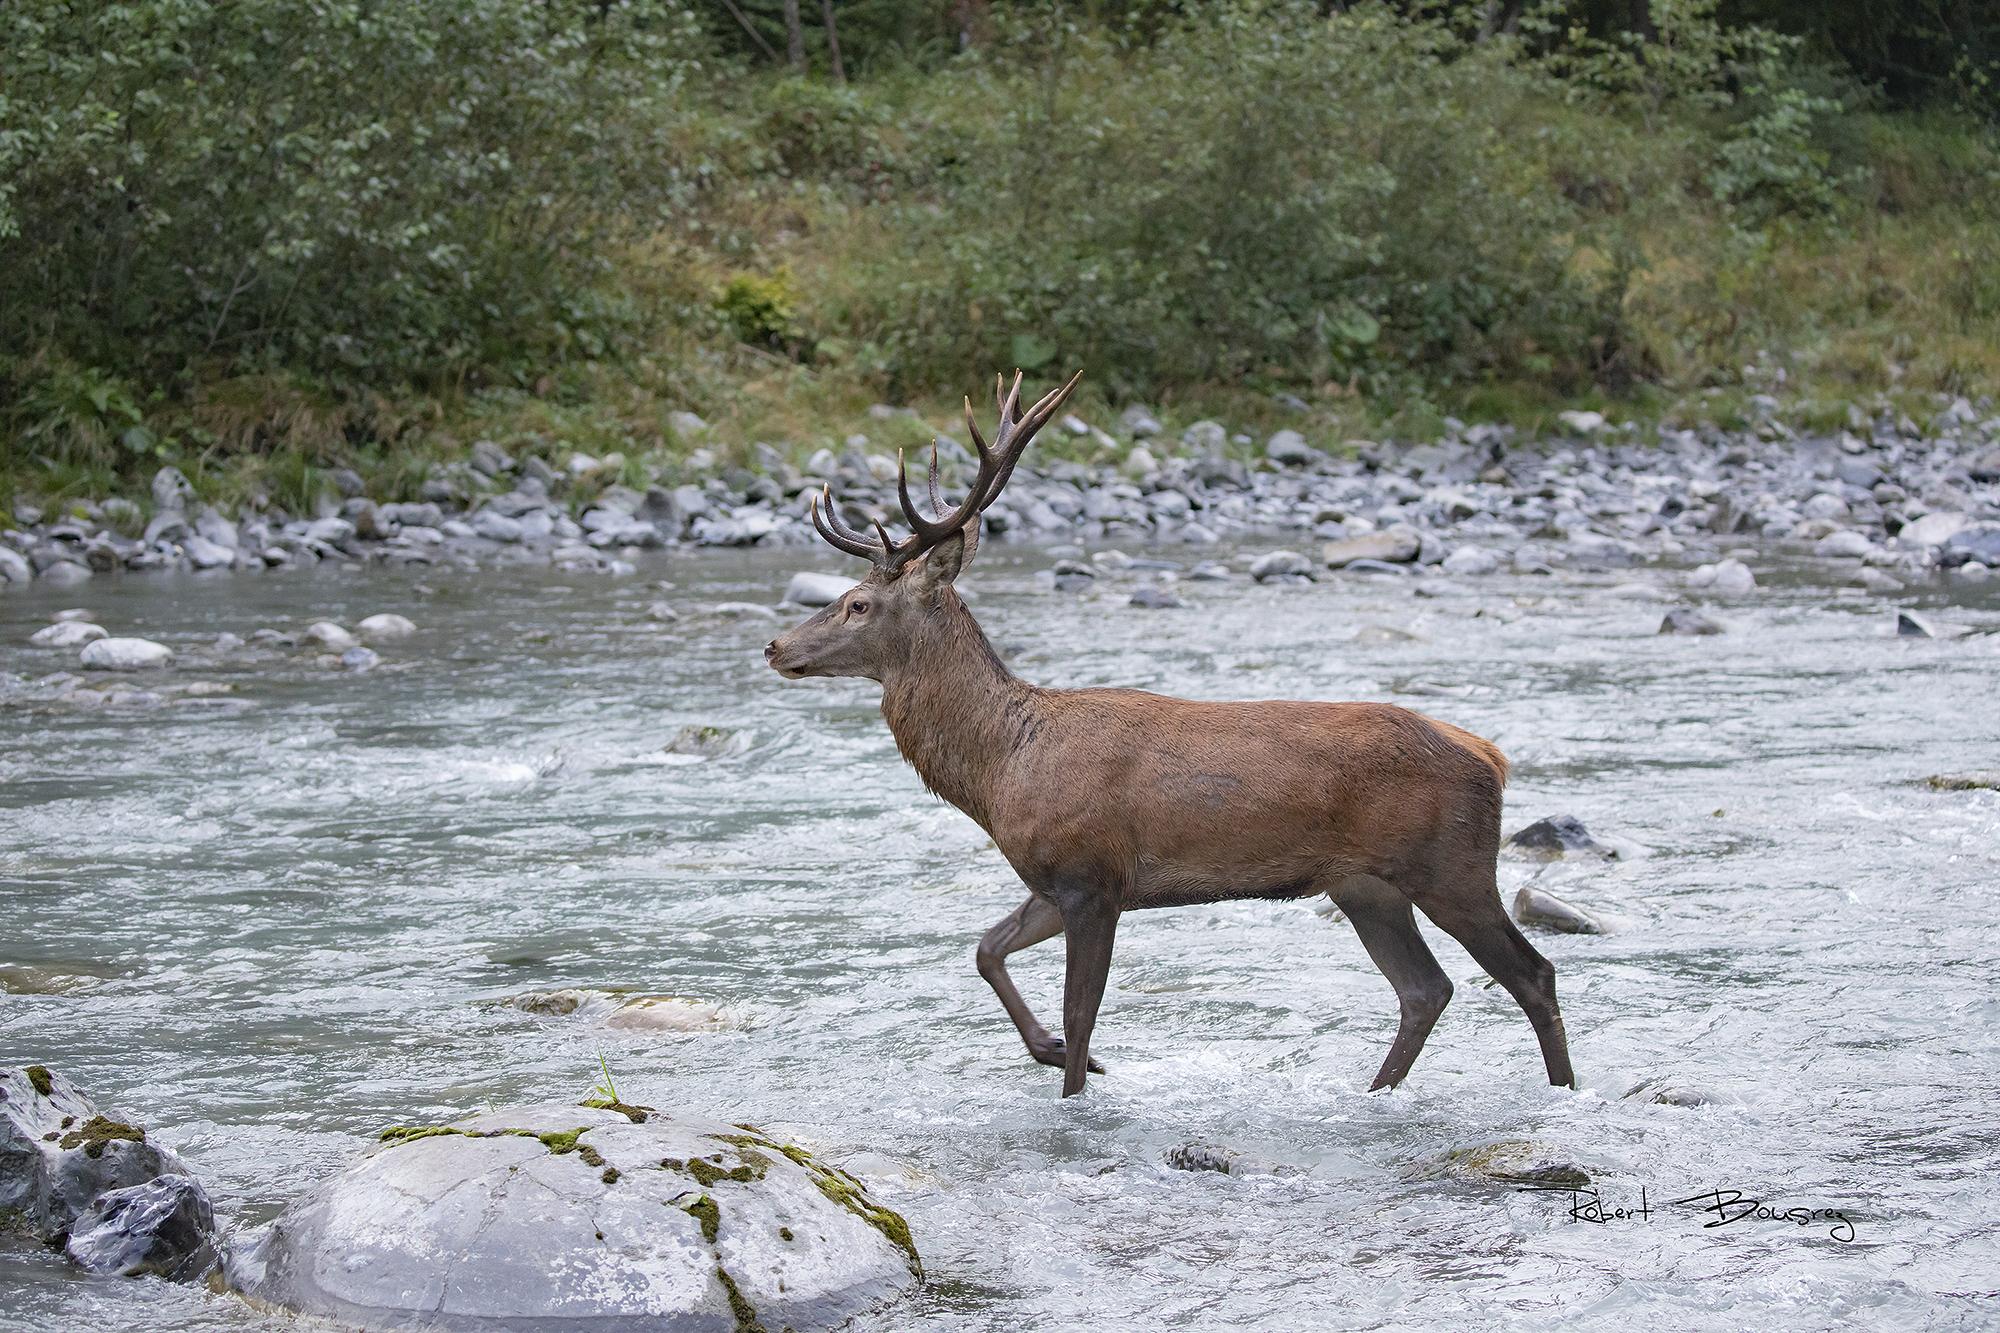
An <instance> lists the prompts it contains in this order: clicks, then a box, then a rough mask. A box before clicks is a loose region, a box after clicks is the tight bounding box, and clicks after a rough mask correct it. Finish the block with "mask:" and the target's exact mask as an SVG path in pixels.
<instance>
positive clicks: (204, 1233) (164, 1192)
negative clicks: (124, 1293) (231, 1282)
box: [64, 1175, 216, 1282]
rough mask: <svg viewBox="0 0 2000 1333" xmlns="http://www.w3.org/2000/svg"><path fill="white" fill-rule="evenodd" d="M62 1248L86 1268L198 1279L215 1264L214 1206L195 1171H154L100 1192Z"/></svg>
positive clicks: (118, 1274) (118, 1273)
mask: <svg viewBox="0 0 2000 1333" xmlns="http://www.w3.org/2000/svg"><path fill="white" fill-rule="evenodd" d="M64 1249H65V1252H66V1253H67V1254H68V1255H69V1257H70V1259H71V1260H72V1261H73V1262H74V1263H75V1264H76V1265H77V1266H78V1267H80V1268H82V1269H84V1270H86V1271H87V1272H91V1273H98V1274H103V1275H106V1276H111V1277H146V1276H153V1277H163V1278H166V1279H168V1280H169V1281H173V1282H196V1281H199V1280H200V1279H202V1278H204V1277H206V1276H207V1275H208V1274H209V1273H210V1272H211V1271H213V1270H214V1268H215V1265H216V1237H215V1209H214V1208H213V1207H212V1206H211V1205H210V1203H209V1201H208V1191H207V1190H205V1189H203V1188H202V1187H201V1182H200V1181H198V1180H196V1179H194V1178H193V1177H192V1176H182V1175H167V1176H156V1177H154V1178H153V1179H151V1180H149V1181H146V1182H145V1183H144V1184H142V1185H128V1186H126V1187H125V1188H123V1189H115V1190H110V1191H107V1192H106V1193H104V1194H100V1195H99V1196H98V1197H97V1199H96V1200H95V1201H94V1202H93V1203H92V1204H91V1205H90V1208H89V1210H88V1211H87V1212H85V1213H84V1214H83V1216H81V1217H79V1218H78V1219H77V1221H76V1225H75V1227H74V1228H73V1229H72V1230H71V1231H70V1237H69V1243H68V1244H67V1245H66V1246H65V1247H64Z"/></svg>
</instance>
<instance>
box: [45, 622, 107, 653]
mask: <svg viewBox="0 0 2000 1333" xmlns="http://www.w3.org/2000/svg"><path fill="white" fill-rule="evenodd" d="M109 637H111V636H110V631H108V630H106V629H105V628H104V626H102V625H93V624H91V623H90V622H89V621H87V620H63V621H58V622H57V623H55V624H53V625H47V626H44V627H43V628H41V629H38V630H36V631H35V632H34V633H33V634H31V635H29V636H28V642H29V643H32V644H34V645H35V647H37V648H77V647H81V646H82V645H84V644H86V643H95V642H96V641H97V640H99V639H106V638H109Z"/></svg>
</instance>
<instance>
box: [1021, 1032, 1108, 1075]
mask: <svg viewBox="0 0 2000 1333" xmlns="http://www.w3.org/2000/svg"><path fill="white" fill-rule="evenodd" d="M1068 1053H1069V1048H1068V1047H1066V1046H1064V1045H1063V1039H1062V1038H1061V1037H1051V1038H1049V1039H1048V1041H1047V1042H1045V1043H1043V1044H1041V1045H1038V1046H1030V1047H1029V1048H1028V1054H1030V1055H1032V1056H1034V1057H1035V1059H1036V1060H1037V1061H1039V1062H1040V1063H1042V1064H1045V1065H1054V1066H1055V1067H1056V1068H1057V1069H1061V1068H1062V1067H1063V1065H1064V1064H1065V1062H1066V1057H1067V1056H1068ZM1085 1068H1087V1069H1089V1070H1090V1072H1091V1073H1093V1074H1102V1073H1103V1072H1104V1066H1103V1065H1101V1064H1099V1063H1097V1059H1096V1057H1095V1056H1093V1057H1091V1059H1090V1061H1089V1063H1088V1064H1086V1065H1085Z"/></svg>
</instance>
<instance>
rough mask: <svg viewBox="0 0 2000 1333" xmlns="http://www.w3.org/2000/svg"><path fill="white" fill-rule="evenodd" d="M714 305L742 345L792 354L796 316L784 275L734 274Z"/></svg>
mask: <svg viewBox="0 0 2000 1333" xmlns="http://www.w3.org/2000/svg"><path fill="white" fill-rule="evenodd" d="M715 305H716V309H717V310H719V311H720V312H721V313H722V316H723V318H724V319H726V320H728V321H729V326H730V328H732V329H734V330H735V331H736V336H737V337H738V338H739V339H741V340H742V341H744V342H746V343H749V344H751V345H752V346H757V347H769V348H773V349H776V350H796V348H797V345H798V340H799V327H798V313H797V309H796V305H795V297H794V295H793V292H792V284H791V279H790V278H789V277H787V276H786V275H785V274H784V273H782V272H780V273H776V274H773V275H771V276H769V277H761V276H759V275H757V274H755V273H738V274H737V275H736V276H734V277H732V278H731V279H730V280H729V282H728V285H726V286H725V287H723V289H722V295H721V296H719V297H717V298H716V302H715Z"/></svg>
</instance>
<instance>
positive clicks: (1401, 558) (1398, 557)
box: [1320, 528, 1423, 569]
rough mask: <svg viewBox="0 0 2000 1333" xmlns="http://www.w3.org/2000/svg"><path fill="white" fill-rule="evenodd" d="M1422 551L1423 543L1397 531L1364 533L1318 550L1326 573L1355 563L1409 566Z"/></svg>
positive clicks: (1409, 531) (1408, 534) (1411, 535)
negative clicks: (1379, 561) (1380, 562)
mask: <svg viewBox="0 0 2000 1333" xmlns="http://www.w3.org/2000/svg"><path fill="white" fill-rule="evenodd" d="M1421 549H1423V543H1422V542H1421V541H1420V540H1419V539H1418V537H1417V534H1416V533H1415V532H1413V531H1411V530H1410V529H1408V528H1399V529H1391V530H1389V531H1387V532H1366V533H1363V534H1362V535H1361V536H1359V537H1349V538H1347V539H1346V540H1345V541H1337V542H1328V543H1327V544H1326V545H1325V546H1324V547H1322V548H1321V550H1320V560H1321V561H1322V562H1324V563H1325V565H1326V567H1327V568H1328V569H1343V568H1345V567H1346V566H1348V565H1351V564H1353V563H1354V562H1355V561H1357V560H1381V561H1384V562H1386V563H1389V564H1408V563H1409V562H1410V561H1412V560H1415V559H1416V558H1417V552H1418V551H1420V550H1421Z"/></svg>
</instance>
